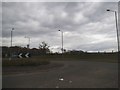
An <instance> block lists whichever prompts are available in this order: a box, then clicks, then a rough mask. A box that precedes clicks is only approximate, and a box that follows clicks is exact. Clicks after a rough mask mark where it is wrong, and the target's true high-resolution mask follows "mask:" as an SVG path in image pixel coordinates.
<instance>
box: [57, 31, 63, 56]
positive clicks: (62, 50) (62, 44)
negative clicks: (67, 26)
mask: <svg viewBox="0 0 120 90" xmlns="http://www.w3.org/2000/svg"><path fill="white" fill-rule="evenodd" d="M58 31H60V32H61V37H62V39H61V40H62V49H61V50H62V54H63V31H61V30H58Z"/></svg>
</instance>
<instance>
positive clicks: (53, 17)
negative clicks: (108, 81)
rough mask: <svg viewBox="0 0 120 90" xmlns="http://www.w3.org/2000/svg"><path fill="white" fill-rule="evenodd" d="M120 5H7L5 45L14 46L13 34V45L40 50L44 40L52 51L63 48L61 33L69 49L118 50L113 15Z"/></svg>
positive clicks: (3, 35) (31, 3)
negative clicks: (39, 47)
mask: <svg viewBox="0 0 120 90" xmlns="http://www.w3.org/2000/svg"><path fill="white" fill-rule="evenodd" d="M106 9H111V10H116V11H117V10H118V3H117V2H16V3H15V2H3V3H2V45H4V46H10V32H11V30H12V28H14V29H15V30H14V31H13V46H22V47H26V45H27V44H28V39H27V38H25V36H28V37H30V47H31V48H33V47H34V48H38V46H39V44H40V43H41V42H42V41H45V42H46V43H48V45H49V46H50V48H51V50H53V51H59V52H60V48H61V33H60V32H58V30H61V31H63V32H64V35H63V36H64V48H65V49H66V50H73V49H74V50H83V51H112V50H114V51H116V50H117V40H116V28H115V18H114V13H113V12H107V11H106Z"/></svg>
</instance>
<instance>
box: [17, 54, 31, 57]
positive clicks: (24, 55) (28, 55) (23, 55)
mask: <svg viewBox="0 0 120 90" xmlns="http://www.w3.org/2000/svg"><path fill="white" fill-rule="evenodd" d="M29 57H30V53H20V54H18V58H29Z"/></svg>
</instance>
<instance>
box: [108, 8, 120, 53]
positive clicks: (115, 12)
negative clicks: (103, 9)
mask: <svg viewBox="0 0 120 90" xmlns="http://www.w3.org/2000/svg"><path fill="white" fill-rule="evenodd" d="M107 11H109V12H114V14H115V22H116V31H117V44H118V53H119V51H120V48H119V33H118V32H119V31H118V21H117V11H114V10H110V9H107Z"/></svg>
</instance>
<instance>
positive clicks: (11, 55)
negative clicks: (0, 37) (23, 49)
mask: <svg viewBox="0 0 120 90" xmlns="http://www.w3.org/2000/svg"><path fill="white" fill-rule="evenodd" d="M13 30H14V28H12V30H11V49H10V58H9V60H12V36H13Z"/></svg>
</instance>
